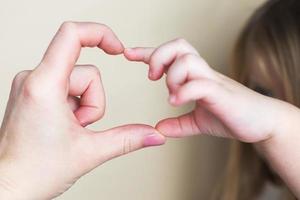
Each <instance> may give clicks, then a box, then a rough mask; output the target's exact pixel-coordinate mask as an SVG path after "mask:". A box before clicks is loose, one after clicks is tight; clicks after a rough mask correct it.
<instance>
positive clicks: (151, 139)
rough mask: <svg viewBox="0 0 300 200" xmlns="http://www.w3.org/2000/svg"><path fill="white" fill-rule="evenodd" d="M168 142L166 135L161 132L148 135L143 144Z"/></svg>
mask: <svg viewBox="0 0 300 200" xmlns="http://www.w3.org/2000/svg"><path fill="white" fill-rule="evenodd" d="M165 143H166V137H165V136H163V135H162V134H159V133H154V134H151V135H148V136H146V137H145V138H144V142H143V146H144V147H151V146H160V145H163V144H165Z"/></svg>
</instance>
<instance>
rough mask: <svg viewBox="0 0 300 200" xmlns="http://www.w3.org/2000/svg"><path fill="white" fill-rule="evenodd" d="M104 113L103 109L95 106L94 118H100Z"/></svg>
mask: <svg viewBox="0 0 300 200" xmlns="http://www.w3.org/2000/svg"><path fill="white" fill-rule="evenodd" d="M104 114H105V109H101V108H97V112H96V116H95V120H100V119H101V118H102V117H103V116H104Z"/></svg>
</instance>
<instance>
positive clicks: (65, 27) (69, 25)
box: [59, 21, 77, 32]
mask: <svg viewBox="0 0 300 200" xmlns="http://www.w3.org/2000/svg"><path fill="white" fill-rule="evenodd" d="M76 26H77V25H76V23H75V22H72V21H65V22H63V23H62V24H61V26H60V28H59V31H60V32H73V31H75V30H76Z"/></svg>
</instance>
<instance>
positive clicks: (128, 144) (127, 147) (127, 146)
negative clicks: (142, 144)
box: [122, 136, 133, 155]
mask: <svg viewBox="0 0 300 200" xmlns="http://www.w3.org/2000/svg"><path fill="white" fill-rule="evenodd" d="M132 150H133V148H132V138H131V137H130V136H124V138H123V149H122V154H123V155H125V154H128V153H130V152H132Z"/></svg>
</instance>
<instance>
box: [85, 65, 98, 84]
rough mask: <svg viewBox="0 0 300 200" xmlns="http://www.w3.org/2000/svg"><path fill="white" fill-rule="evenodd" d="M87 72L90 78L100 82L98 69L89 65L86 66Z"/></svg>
mask: <svg viewBox="0 0 300 200" xmlns="http://www.w3.org/2000/svg"><path fill="white" fill-rule="evenodd" d="M87 70H88V72H89V74H90V76H92V77H94V78H96V79H100V80H101V72H100V70H99V68H98V67H96V66H94V65H89V66H87Z"/></svg>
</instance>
